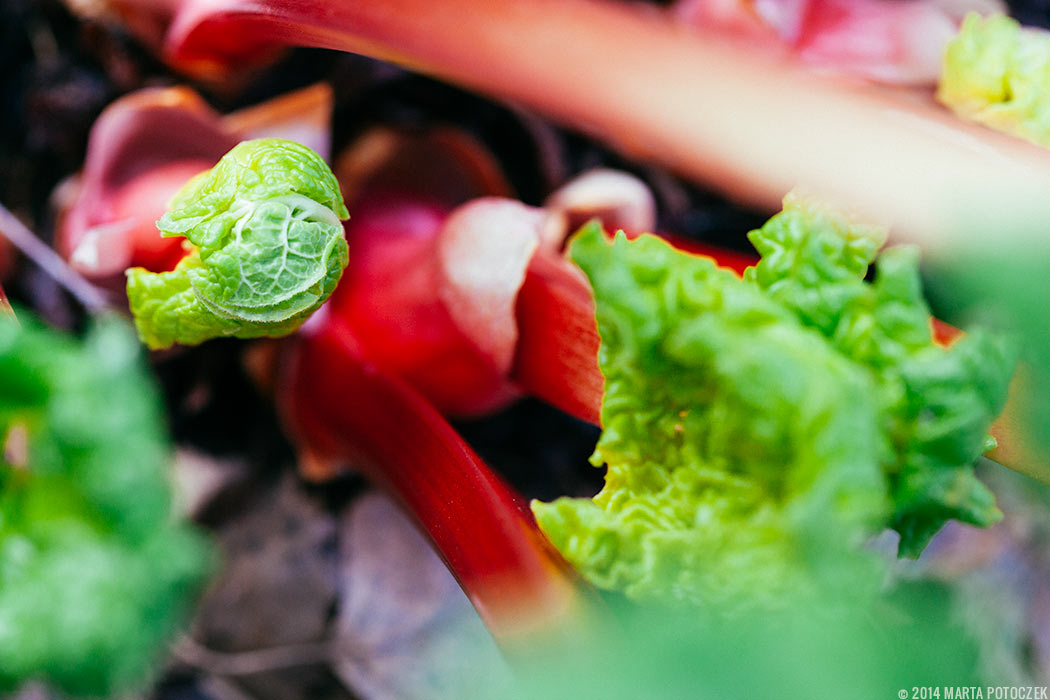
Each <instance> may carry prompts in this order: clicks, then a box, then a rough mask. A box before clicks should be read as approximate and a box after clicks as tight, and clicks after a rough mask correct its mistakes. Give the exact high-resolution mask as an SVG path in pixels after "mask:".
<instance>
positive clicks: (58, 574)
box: [0, 315, 210, 695]
mask: <svg viewBox="0 0 1050 700" xmlns="http://www.w3.org/2000/svg"><path fill="white" fill-rule="evenodd" d="M20 318H21V322H22V325H21V326H19V325H18V324H16V323H15V322H13V321H11V320H5V319H0V441H6V442H7V443H8V449H7V451H6V452H5V453H4V454H3V455H0V660H2V661H0V690H10V689H13V688H15V687H17V686H18V685H19V684H20V683H21V682H24V681H27V680H33V679H44V680H47V681H49V682H51V683H54V684H55V685H57V686H59V687H61V688H63V689H64V690H66V691H67V692H71V693H77V694H88V695H109V694H114V693H117V692H119V691H125V690H127V689H129V688H131V687H134V686H135V685H136V684H138V683H141V682H143V681H145V680H146V678H147V676H148V674H149V671H150V669H151V667H152V665H153V664H154V663H155V662H156V661H157V658H158V655H159V654H160V653H162V652H163V645H164V642H165V641H166V639H167V638H168V637H169V635H170V634H171V633H172V631H173V629H174V627H175V625H176V624H177V623H178V621H179V620H180V619H181V617H182V615H183V613H184V612H185V609H186V606H187V603H188V601H189V598H190V596H191V595H192V594H193V593H194V592H195V591H196V590H197V588H198V586H199V584H200V582H201V579H202V577H203V575H204V574H205V572H206V570H207V568H208V564H209V559H210V556H209V554H208V551H207V547H206V546H205V543H204V542H203V540H202V539H201V538H200V537H199V536H198V535H197V534H196V532H195V531H193V530H192V529H191V528H189V527H188V526H186V525H185V524H183V523H180V522H179V521H177V520H176V519H175V518H174V516H173V513H172V508H171V497H172V494H171V487H170V485H169V483H168V475H167V467H168V462H169V460H170V447H169V445H168V441H167V437H166V435H165V431H164V427H163V420H162V416H161V409H160V403H159V397H158V395H157V392H156V390H155V388H154V387H153V384H152V382H151V381H150V379H149V377H148V375H147V373H146V371H145V369H144V367H143V363H142V358H141V356H140V351H139V345H138V343H137V342H136V340H135V338H134V335H133V334H132V333H131V331H130V329H129V328H127V327H126V326H125V325H124V323H123V322H121V321H118V320H115V319H109V320H106V321H103V322H101V323H99V324H98V325H97V326H96V327H95V328H93V329H92V330H91V332H90V333H89V334H88V336H87V338H86V339H85V340H84V342H83V343H77V342H74V341H72V340H70V339H69V338H66V337H64V336H62V335H60V334H58V333H56V332H54V331H50V330H47V329H44V328H42V327H39V326H38V325H36V324H35V323H33V322H32V321H30V320H28V319H27V318H26V316H25V315H21V316H20ZM23 442H24V444H25V448H26V449H25V450H24V451H23V450H22V449H21V448H20V447H18V445H20V444H21V443H23Z"/></svg>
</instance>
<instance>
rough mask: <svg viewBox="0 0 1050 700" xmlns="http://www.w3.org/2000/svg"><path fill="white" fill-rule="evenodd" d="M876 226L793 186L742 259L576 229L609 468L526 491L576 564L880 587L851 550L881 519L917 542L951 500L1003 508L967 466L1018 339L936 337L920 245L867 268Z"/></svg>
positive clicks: (744, 581)
mask: <svg viewBox="0 0 1050 700" xmlns="http://www.w3.org/2000/svg"><path fill="white" fill-rule="evenodd" d="M883 236H884V233H882V232H880V231H877V230H874V229H869V228H864V227H858V226H857V225H855V224H852V223H851V222H849V221H846V220H844V219H843V218H841V217H840V216H838V215H836V214H834V213H833V212H830V211H826V210H824V209H823V208H821V207H819V206H816V205H813V204H811V203H808V202H806V201H804V200H802V199H799V198H795V197H792V196H789V197H788V198H787V199H786V200H785V209H784V211H783V212H782V213H780V214H778V215H777V216H775V217H773V218H772V219H771V220H770V221H769V222H768V223H767V224H766V225H765V226H764V227H763V228H762V229H759V230H757V231H754V232H752V233H751V235H750V237H751V240H752V241H753V243H754V244H755V246H756V248H758V250H759V252H760V253H762V255H763V258H762V261H761V262H759V263H758V265H756V266H755V267H754V268H751V269H750V270H748V271H747V272H746V273H745V275H744V278H743V279H741V278H739V277H738V276H736V275H735V274H733V273H732V272H730V271H728V270H725V269H721V268H719V267H717V266H716V265H715V263H714V262H713V261H712V260H710V259H706V258H702V257H693V256H689V255H686V254H684V253H681V252H677V251H675V250H674V249H672V248H671V247H670V246H669V245H667V244H666V243H664V242H662V241H660V240H659V239H656V238H654V237H650V236H643V237H642V238H639V239H637V240H635V241H628V240H627V239H626V238H625V237H623V236H622V235H621V236H618V237H617V238H616V240H615V241H614V242H612V243H611V244H610V243H609V242H608V241H607V240H606V239H605V238H604V236H603V235H602V232H601V230H600V227H598V226H596V225H592V226H589V227H587V228H586V229H585V230H584V231H582V232H581V234H580V235H579V236H578V237H577V238H576V240H575V241H574V243H573V245H572V256H573V259H574V260H575V261H576V262H577V263H578V264H579V265H580V266H581V267H582V268H583V270H584V271H585V272H586V273H587V275H588V277H589V278H590V280H591V283H592V285H593V287H594V293H595V298H596V301H597V315H598V325H599V331H600V333H601V337H602V347H601V351H600V354H599V361H600V363H601V368H602V371H603V373H604V375H605V380H606V385H605V392H606V393H605V397H604V400H603V403H602V424H603V426H604V432H603V434H602V437H601V439H600V440H599V443H598V447H597V450H596V452H595V454H594V456H593V458H592V461H593V462H594V463H595V464H596V465H599V466H600V465H603V464H606V465H608V472H607V475H606V483H605V487H604V488H603V489H602V491H601V492H600V493H599V494H598V495H597V496H596V497H595V498H594V499H593V500H589V499H572V498H562V499H558V500H556V501H555V502H553V503H549V504H544V503H535V504H534V505H533V510H534V512H535V513H536V516H537V519H538V521H539V523H540V526H541V528H542V529H543V530H544V531H545V532H546V533H547V535H548V536H549V537H550V538H551V540H552V542H554V544H555V546H557V547H558V548H559V549H560V550H561V551H562V553H563V554H564V555H565V556H566V558H567V559H569V561H571V562H572V563H573V564H574V565H576V566H577V567H578V568H579V569H580V570H581V571H582V572H583V573H584V575H585V576H586V577H587V578H588V579H590V580H591V581H592V582H594V583H595V584H596V585H598V586H600V587H604V588H611V589H618V590H623V591H624V592H626V593H627V595H629V596H630V597H632V598H635V599H643V600H652V599H655V600H661V601H664V602H676V603H681V602H688V603H694V604H721V603H726V602H730V603H732V602H738V601H741V600H743V601H749V602H750V601H752V600H756V599H763V600H767V601H775V600H777V599H778V597H779V596H780V595H781V594H784V593H788V592H794V593H809V594H813V595H820V594H822V593H824V592H826V591H827V590H829V586H830V587H831V588H832V589H839V590H841V589H842V588H843V581H853V582H854V583H853V584H850V585H851V586H858V585H859V586H863V585H864V584H863V583H862V582H863V581H865V580H867V581H868V585H869V586H870V585H873V584H872V581H873V580H875V579H876V578H877V577H876V576H873V575H871V574H872V573H873V571H874V570H873V569H872V562H871V560H870V557H867V556H866V555H864V554H862V553H859V552H858V549H857V548H858V545H860V544H861V543H862V541H863V540H864V539H865V538H866V537H868V536H870V535H872V534H874V533H876V532H878V531H879V530H880V529H881V528H883V527H892V528H893V529H895V530H896V531H897V532H898V533H899V535H900V553H901V554H902V555H905V556H917V555H918V554H919V552H921V551H922V549H923V548H924V547H925V546H926V544H927V543H928V542H929V540H930V538H931V537H932V536H933V534H934V533H936V532H937V530H939V529H940V527H941V526H942V525H943V524H944V522H945V521H946V520H948V519H952V518H954V519H958V520H962V521H964V522H967V523H971V524H974V525H979V526H986V525H989V524H991V523H994V522H995V521H996V520H998V519H999V518H1000V517H1001V516H1000V513H999V511H998V510H997V509H996V507H995V505H994V499H993V497H992V495H991V493H990V492H989V491H988V490H987V489H986V488H985V487H984V486H983V485H982V484H981V483H980V482H979V481H978V480H977V479H976V477H975V476H974V473H973V466H972V465H973V462H974V460H976V459H977V457H978V456H980V455H981V453H982V452H984V451H985V450H986V449H988V448H989V447H990V443H989V441H988V438H987V431H988V428H989V426H990V424H991V422H992V421H993V420H994V418H995V417H996V416H997V415H998V413H999V412H1000V411H1001V410H1002V407H1003V404H1004V402H1005V398H1006V386H1007V384H1008V382H1009V378H1010V375H1011V373H1012V370H1013V366H1014V352H1013V349H1012V348H1011V346H1010V344H1009V343H1007V342H1006V341H1004V340H1003V339H1001V338H999V337H997V336H994V335H992V334H989V333H985V332H982V331H980V330H973V331H972V332H970V333H968V334H967V335H966V336H965V337H963V338H962V339H960V340H958V341H957V342H955V343H954V344H953V345H951V346H950V347H948V348H944V347H940V346H938V345H937V344H936V343H935V342H934V340H933V338H932V334H931V329H930V321H929V309H928V308H927V306H926V304H925V302H924V301H923V298H922V295H921V289H920V283H919V276H918V268H917V262H918V256H917V252H916V251H915V250H914V249H912V248H907V247H897V248H889V249H887V250H886V251H885V252H884V253H882V255H880V256H879V257H878V259H877V274H876V277H875V280H874V281H873V282H870V283H869V282H866V281H865V280H864V276H865V273H866V271H867V269H868V267H869V265H870V264H872V262H874V261H875V256H876V252H877V251H878V248H879V246H880V245H881V242H882V238H883ZM864 572H867V574H868V575H867V576H865V575H863V573H864Z"/></svg>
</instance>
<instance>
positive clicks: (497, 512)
mask: <svg viewBox="0 0 1050 700" xmlns="http://www.w3.org/2000/svg"><path fill="white" fill-rule="evenodd" d="M288 360H289V361H288V363H287V365H286V367H285V372H284V374H283V383H284V387H283V389H281V390H280V391H279V392H278V395H279V396H280V397H281V401H282V410H283V414H284V416H285V418H286V419H287V421H288V423H289V425H290V426H291V428H292V430H293V432H294V433H295V434H296V436H297V438H298V439H299V440H300V442H301V444H303V445H305V446H307V447H308V449H309V450H310V451H311V452H312V453H314V456H316V457H320V458H322V459H339V460H344V461H348V462H349V463H350V464H352V465H353V466H354V467H355V468H357V469H358V470H360V471H361V472H362V473H363V474H364V475H365V476H366V477H368V478H369V479H370V480H371V481H373V482H374V483H375V484H376V485H378V486H379V487H380V488H382V489H384V490H385V491H386V492H387V493H389V494H391V495H392V496H393V497H394V498H395V499H396V500H398V501H399V502H400V503H401V504H402V505H403V506H404V507H405V509H406V512H407V513H409V514H410V516H411V517H412V518H414V519H415V520H416V523H417V525H419V526H420V527H421V529H422V530H423V531H424V533H426V535H427V536H428V537H429V538H430V539H431V541H432V542H433V544H434V545H435V548H436V549H437V551H438V552H439V553H440V554H441V556H442V558H444V560H445V562H446V563H447V564H448V567H449V570H450V571H451V572H452V573H453V574H454V575H455V576H456V578H457V579H458V580H459V582H460V584H461V586H462V587H463V589H464V591H466V593H467V595H468V596H469V597H470V599H471V601H472V602H473V603H474V605H475V607H476V608H477V610H478V612H479V614H480V615H481V617H482V619H483V620H484V621H485V623H486V624H487V625H488V626H489V628H490V630H491V631H492V632H493V634H494V636H495V637H496V638H497V639H498V640H499V641H501V642H502V643H504V644H508V643H511V644H512V643H514V642H516V641H518V640H520V639H522V638H524V637H526V636H528V635H529V634H530V633H533V632H539V631H544V630H548V631H549V630H550V629H552V628H554V629H556V628H558V625H556V624H555V623H559V622H567V621H572V620H576V619H580V615H582V614H583V613H584V612H585V610H586V609H587V607H588V606H587V604H586V601H587V594H586V593H585V590H586V587H585V586H583V585H582V584H581V583H580V581H579V579H578V578H577V577H576V575H575V574H574V573H573V572H572V570H571V568H570V567H569V566H568V565H567V564H566V563H565V562H564V561H563V560H562V558H561V556H560V555H559V554H558V553H557V552H556V551H555V550H554V549H553V548H552V547H551V545H550V544H549V543H548V542H547V540H546V538H545V537H544V536H543V534H542V533H541V532H540V530H539V528H538V527H537V526H536V523H535V521H534V519H533V516H532V513H531V511H530V510H529V508H528V507H527V504H526V503H525V502H524V500H523V499H522V498H521V497H520V496H519V495H518V494H517V493H515V492H514V491H513V490H512V489H511V488H509V487H508V486H507V485H506V484H504V483H503V482H502V481H501V480H500V478H499V477H498V476H497V475H496V474H495V473H494V472H492V470H491V469H489V468H488V467H487V466H486V465H485V463H484V462H482V461H481V459H480V458H479V457H478V456H477V455H476V454H475V453H474V452H473V451H472V450H471V449H470V447H469V446H468V445H467V444H466V443H465V442H464V441H463V439H462V438H460V437H459V435H458V434H457V433H456V431H455V430H454V429H453V428H452V426H450V425H449V424H448V422H447V421H446V420H445V419H444V418H443V417H442V416H441V415H440V414H439V413H438V412H437V411H436V410H435V409H434V408H433V407H432V406H431V405H430V404H429V403H428V402H427V401H426V400H425V399H423V398H422V397H421V396H420V395H419V394H418V393H417V392H416V391H415V390H413V389H412V388H411V387H409V386H408V385H407V384H405V383H404V382H402V381H401V380H399V379H397V378H395V377H392V376H389V375H386V374H384V373H381V372H379V371H378V370H376V368H375V367H372V366H370V365H369V364H368V363H367V362H365V361H364V360H362V359H361V356H360V354H359V349H358V346H357V343H356V341H355V340H354V338H353V337H352V335H351V333H350V332H349V330H348V329H347V328H346V327H345V326H344V325H343V324H341V323H340V322H339V321H337V320H334V319H331V318H329V319H327V324H326V325H325V326H323V327H321V328H319V329H316V331H315V332H313V333H304V334H301V336H300V337H298V338H297V339H296V340H295V341H294V345H293V349H292V351H291V356H290V357H289V358H288Z"/></svg>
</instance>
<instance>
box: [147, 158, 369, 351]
mask: <svg viewBox="0 0 1050 700" xmlns="http://www.w3.org/2000/svg"><path fill="white" fill-rule="evenodd" d="M348 216H349V214H348V213H347V211H346V206H345V205H344V204H343V199H342V196H341V195H340V193H339V183H338V182H337V181H336V179H335V176H334V175H333V174H332V172H331V170H329V168H328V166H327V165H326V164H325V162H324V161H323V160H322V159H321V158H320V156H318V155H317V154H316V153H314V152H313V151H312V150H310V149H309V148H306V147H305V146H301V145H299V144H297V143H293V142H291V141H283V140H279V139H258V140H255V141H246V142H244V143H241V144H240V145H238V146H236V147H235V148H234V149H233V150H231V151H230V152H229V153H227V154H226V155H225V156H224V157H223V158H222V160H220V161H219V163H218V164H217V165H216V166H215V167H214V168H212V169H211V170H209V171H207V172H206V173H202V174H201V175H198V176H197V177H195V178H193V179H192V180H190V181H189V182H188V183H187V184H186V185H185V186H184V187H183V189H182V190H181V191H180V192H179V193H178V194H177V195H176V196H175V198H174V199H173V200H172V208H171V210H170V211H169V212H168V213H166V214H165V215H164V216H163V217H162V218H161V219H160V221H158V222H157V226H158V228H159V229H160V230H161V231H162V232H163V233H164V235H168V236H185V237H186V239H187V240H188V241H189V242H190V243H192V244H193V245H194V246H195V249H194V250H193V252H192V253H191V254H190V255H189V256H188V257H187V258H185V259H184V260H183V261H182V262H181V263H180V264H179V266H178V267H176V268H175V270H173V271H171V272H164V273H159V274H157V273H152V272H149V271H147V270H144V269H142V268H133V269H131V270H129V271H128V299H129V301H130V304H131V310H132V313H133V314H134V315H135V323H136V326H137V327H138V330H139V335H140V336H141V338H142V339H143V341H144V342H146V343H147V344H148V345H149V346H150V347H152V348H163V347H168V346H170V345H172V344H174V343H181V344H184V345H194V344H197V343H201V342H203V341H205V340H207V339H209V338H214V337H222V336H235V337H238V338H254V337H260V336H269V337H279V336H282V335H287V334H288V333H291V332H292V331H294V330H295V329H296V328H298V327H299V325H300V324H302V322H303V321H304V320H306V318H308V317H309V315H310V314H311V313H312V312H313V311H314V310H316V309H317V308H318V307H319V306H320V305H321V304H322V303H324V301H325V300H326V299H327V298H328V297H329V296H330V295H331V293H332V291H333V290H334V289H335V286H336V284H337V283H338V281H339V277H340V276H341V275H342V271H343V268H345V267H346V264H347V247H346V241H345V239H344V238H343V227H342V223H341V222H340V219H345V218H347V217H348Z"/></svg>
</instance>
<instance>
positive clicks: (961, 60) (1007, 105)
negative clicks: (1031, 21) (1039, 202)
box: [937, 14, 1050, 147]
mask: <svg viewBox="0 0 1050 700" xmlns="http://www.w3.org/2000/svg"><path fill="white" fill-rule="evenodd" d="M1047 95H1050V33H1047V32H1045V31H1042V30H1038V29H1032V28H1027V27H1022V26H1021V25H1020V24H1018V22H1017V21H1016V20H1014V19H1011V18H1010V17H1006V16H1004V15H991V16H988V17H981V16H980V15H977V14H971V15H969V16H968V17H967V18H966V20H965V21H964V22H963V25H962V29H961V30H960V32H959V34H958V35H957V36H956V37H955V38H954V39H952V41H951V42H950V43H949V44H948V48H947V51H946V53H945V60H944V72H943V74H942V75H941V80H940V84H939V86H938V89H937V97H938V99H940V100H941V102H943V103H944V104H946V105H948V106H949V107H951V108H952V109H953V110H954V111H955V112H956V113H957V114H959V115H960V116H961V117H963V118H965V119H971V120H973V121H976V122H980V123H981V124H985V125H987V126H989V127H992V128H993V129H998V130H999V131H1004V132H1006V133H1009V134H1014V135H1015V136H1020V137H1022V138H1025V139H1028V140H1029V141H1032V142H1034V143H1037V144H1040V145H1042V146H1046V147H1050V101H1048V100H1047Z"/></svg>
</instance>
